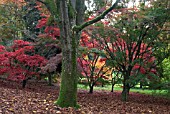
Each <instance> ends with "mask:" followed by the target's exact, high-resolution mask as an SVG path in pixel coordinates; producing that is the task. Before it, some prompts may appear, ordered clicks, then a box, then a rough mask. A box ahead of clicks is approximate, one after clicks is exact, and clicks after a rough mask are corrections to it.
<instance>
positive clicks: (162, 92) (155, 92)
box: [78, 84, 170, 98]
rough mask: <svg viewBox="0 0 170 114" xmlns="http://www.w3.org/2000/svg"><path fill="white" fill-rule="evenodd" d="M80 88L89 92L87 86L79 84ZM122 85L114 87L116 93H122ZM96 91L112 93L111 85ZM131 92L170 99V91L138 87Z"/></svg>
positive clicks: (97, 87) (96, 88)
mask: <svg viewBox="0 0 170 114" xmlns="http://www.w3.org/2000/svg"><path fill="white" fill-rule="evenodd" d="M78 88H81V89H84V90H87V91H88V90H89V87H88V86H87V85H83V84H78ZM122 89H123V88H122V87H121V85H115V86H114V91H122ZM95 90H106V91H111V85H104V87H101V86H95V87H94V91H95ZM130 92H136V93H140V94H148V95H153V96H160V97H166V98H170V94H169V93H168V90H151V89H141V88H139V85H137V86H136V87H135V88H131V89H130Z"/></svg>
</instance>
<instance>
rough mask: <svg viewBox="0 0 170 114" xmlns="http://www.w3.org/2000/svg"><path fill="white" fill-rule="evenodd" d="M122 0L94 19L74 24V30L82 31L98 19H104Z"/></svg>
mask: <svg viewBox="0 0 170 114" xmlns="http://www.w3.org/2000/svg"><path fill="white" fill-rule="evenodd" d="M119 1H120V0H117V1H116V2H115V3H114V4H113V5H112V6H111V7H110V8H108V9H107V10H105V11H104V12H103V13H102V14H100V15H99V16H97V17H96V18H94V19H93V20H90V21H87V22H85V23H83V24H82V25H80V26H74V27H73V30H74V31H76V32H79V31H81V30H82V29H84V28H85V27H87V26H89V25H91V24H93V23H96V22H98V21H100V20H101V19H104V17H105V16H106V15H107V14H108V13H109V12H110V11H112V10H113V9H114V8H115V7H116V6H117V4H118V2H119Z"/></svg>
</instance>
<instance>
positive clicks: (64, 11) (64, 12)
mask: <svg viewBox="0 0 170 114" xmlns="http://www.w3.org/2000/svg"><path fill="white" fill-rule="evenodd" d="M60 11H61V12H60V13H61V17H60V18H61V24H60V38H61V44H62V57H63V58H62V73H61V86H60V94H59V97H58V100H57V101H56V102H55V104H57V105H59V106H60V107H77V79H78V77H77V42H78V41H76V39H78V38H77V37H78V35H77V33H74V31H72V24H75V23H74V22H75V20H74V19H73V18H72V19H70V13H71V12H70V11H69V9H68V3H67V1H66V0H62V1H60ZM72 13H73V12H72ZM72 16H73V15H72Z"/></svg>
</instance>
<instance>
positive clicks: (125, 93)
mask: <svg viewBox="0 0 170 114" xmlns="http://www.w3.org/2000/svg"><path fill="white" fill-rule="evenodd" d="M129 91H130V88H129V87H128V86H127V84H126V85H123V91H122V101H127V100H128V96H129Z"/></svg>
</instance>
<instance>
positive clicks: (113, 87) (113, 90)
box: [111, 84, 115, 92]
mask: <svg viewBox="0 0 170 114" xmlns="http://www.w3.org/2000/svg"><path fill="white" fill-rule="evenodd" d="M114 86H115V84H112V90H111V92H113V91H114Z"/></svg>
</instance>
